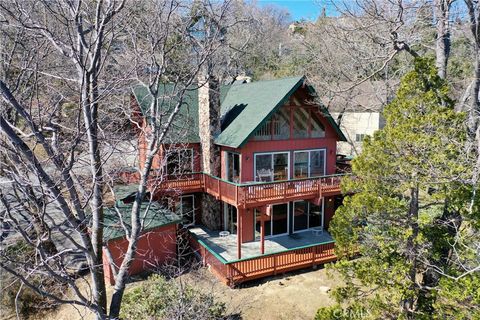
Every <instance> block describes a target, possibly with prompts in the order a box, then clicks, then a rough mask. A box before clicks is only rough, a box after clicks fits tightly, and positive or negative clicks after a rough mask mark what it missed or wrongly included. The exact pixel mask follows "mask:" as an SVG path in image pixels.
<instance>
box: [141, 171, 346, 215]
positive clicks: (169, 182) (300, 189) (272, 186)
mask: <svg viewBox="0 0 480 320" xmlns="http://www.w3.org/2000/svg"><path fill="white" fill-rule="evenodd" d="M343 176H345V175H344V174H336V175H330V176H322V177H312V178H304V179H292V180H286V181H276V182H263V183H260V182H259V183H249V184H237V183H233V182H229V181H225V180H223V179H220V178H217V177H214V176H211V175H208V174H204V173H190V174H184V175H181V176H170V177H166V178H165V177H163V178H162V177H155V176H153V177H152V178H151V180H150V183H149V186H150V189H151V190H153V191H154V192H161V193H180V194H185V193H193V192H207V193H209V194H211V195H213V196H214V197H216V198H217V199H219V200H221V201H223V202H226V203H228V204H231V205H233V206H236V207H238V208H243V209H245V208H253V207H259V206H263V205H267V204H269V205H270V204H276V203H284V202H287V201H295V200H309V199H315V198H322V197H324V196H333V195H338V194H340V193H341V191H340V181H341V178H342V177H343Z"/></svg>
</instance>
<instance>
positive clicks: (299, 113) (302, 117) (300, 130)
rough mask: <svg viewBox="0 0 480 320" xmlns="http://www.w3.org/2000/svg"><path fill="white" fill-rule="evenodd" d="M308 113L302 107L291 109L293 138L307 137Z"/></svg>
mask: <svg viewBox="0 0 480 320" xmlns="http://www.w3.org/2000/svg"><path fill="white" fill-rule="evenodd" d="M308 122H309V114H308V111H307V110H305V109H304V108H296V109H294V110H293V137H294V138H295V139H299V138H300V139H301V138H308Z"/></svg>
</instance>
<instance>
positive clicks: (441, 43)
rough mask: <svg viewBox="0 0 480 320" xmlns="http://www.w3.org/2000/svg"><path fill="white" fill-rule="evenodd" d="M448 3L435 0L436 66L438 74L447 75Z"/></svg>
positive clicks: (449, 3) (442, 0) (444, 76)
mask: <svg viewBox="0 0 480 320" xmlns="http://www.w3.org/2000/svg"><path fill="white" fill-rule="evenodd" d="M450 5H451V0H435V3H434V12H435V19H436V23H437V25H436V29H437V39H436V42H435V56H436V66H437V68H438V75H439V76H440V77H441V78H442V79H445V78H446V77H447V65H448V57H449V56H450V21H449V19H450Z"/></svg>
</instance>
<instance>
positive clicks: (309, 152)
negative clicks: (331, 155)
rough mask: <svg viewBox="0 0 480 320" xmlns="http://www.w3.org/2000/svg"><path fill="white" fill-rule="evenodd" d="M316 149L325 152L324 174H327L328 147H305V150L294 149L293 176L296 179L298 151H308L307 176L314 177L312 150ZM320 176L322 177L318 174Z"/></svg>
mask: <svg viewBox="0 0 480 320" xmlns="http://www.w3.org/2000/svg"><path fill="white" fill-rule="evenodd" d="M315 151H320V152H323V156H324V158H323V173H324V174H323V175H324V176H325V175H326V174H327V148H319V149H305V150H294V151H293V177H294V179H297V178H296V177H295V158H296V154H297V153H300V152H307V153H308V164H307V167H308V174H307V178H313V177H312V176H311V164H310V163H311V153H312V152H315ZM318 177H321V176H318Z"/></svg>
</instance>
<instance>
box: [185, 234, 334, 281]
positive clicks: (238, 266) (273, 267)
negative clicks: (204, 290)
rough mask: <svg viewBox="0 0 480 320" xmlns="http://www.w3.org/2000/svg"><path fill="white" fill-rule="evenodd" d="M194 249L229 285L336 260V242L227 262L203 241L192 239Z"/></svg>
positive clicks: (204, 262) (203, 261) (205, 263)
mask: <svg viewBox="0 0 480 320" xmlns="http://www.w3.org/2000/svg"><path fill="white" fill-rule="evenodd" d="M190 242H191V244H192V249H193V250H194V251H195V252H197V254H198V255H199V256H200V257H201V259H202V264H203V265H205V266H209V267H210V269H211V270H212V271H213V273H214V274H215V275H216V276H217V277H218V278H220V279H221V280H222V281H223V282H224V283H226V284H227V285H231V286H233V285H236V284H239V283H242V282H245V281H250V280H254V279H258V278H263V277H268V276H272V275H277V274H281V273H285V272H288V271H293V270H298V269H302V268H306V267H309V266H315V265H319V264H324V263H328V262H332V261H335V260H336V259H337V256H336V255H335V252H334V247H335V243H334V242H328V243H322V244H315V245H311V246H306V247H302V248H297V249H290V250H287V251H284V252H279V253H272V254H266V255H262V256H258V257H252V258H247V259H241V260H236V261H225V259H223V258H222V257H220V256H218V255H217V254H215V252H212V251H211V250H210V249H209V248H208V246H207V245H205V244H204V243H203V242H202V241H201V240H198V239H195V238H194V237H191V240H190Z"/></svg>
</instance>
